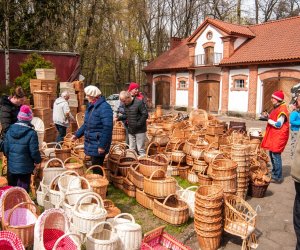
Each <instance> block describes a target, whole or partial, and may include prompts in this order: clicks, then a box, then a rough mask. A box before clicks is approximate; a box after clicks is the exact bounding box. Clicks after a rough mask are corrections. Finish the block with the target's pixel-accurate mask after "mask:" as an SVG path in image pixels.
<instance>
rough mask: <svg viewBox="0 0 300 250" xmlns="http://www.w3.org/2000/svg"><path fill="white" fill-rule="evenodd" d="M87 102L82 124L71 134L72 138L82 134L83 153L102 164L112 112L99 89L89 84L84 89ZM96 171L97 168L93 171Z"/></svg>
mask: <svg viewBox="0 0 300 250" xmlns="http://www.w3.org/2000/svg"><path fill="white" fill-rule="evenodd" d="M84 92H85V95H86V98H87V100H88V102H89V104H88V107H87V110H86V112H85V116H84V123H83V125H82V126H81V127H80V128H79V129H78V130H77V132H76V133H75V135H74V136H73V138H72V139H73V140H75V139H76V138H80V137H82V136H83V135H84V153H85V154H86V155H88V156H91V160H92V164H93V165H103V161H104V158H105V155H106V154H107V153H108V152H109V149H110V144H111V140H112V130H113V112H112V109H111V107H110V105H109V104H108V103H107V102H106V100H105V97H104V96H102V95H101V91H100V89H98V88H97V87H96V86H93V85H90V86H87V87H86V88H85V89H84ZM95 172H96V173H99V172H98V169H96V171H95Z"/></svg>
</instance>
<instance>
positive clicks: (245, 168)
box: [231, 144, 250, 199]
mask: <svg viewBox="0 0 300 250" xmlns="http://www.w3.org/2000/svg"><path fill="white" fill-rule="evenodd" d="M249 149H250V147H249V145H247V144H233V145H232V148H231V159H232V160H233V161H235V162H236V163H237V192H236V194H237V196H239V197H241V198H243V199H245V197H246V195H247V191H248V184H249V172H250V161H249Z"/></svg>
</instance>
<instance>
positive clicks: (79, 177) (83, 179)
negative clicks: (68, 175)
mask: <svg viewBox="0 0 300 250" xmlns="http://www.w3.org/2000/svg"><path fill="white" fill-rule="evenodd" d="M77 179H80V181H85V183H86V184H87V186H88V188H87V189H88V190H90V189H91V185H90V183H89V181H88V180H87V179H86V178H84V177H82V176H77V178H73V179H72V180H70V182H69V183H68V187H67V191H66V193H67V192H68V191H70V186H71V183H72V182H73V181H74V180H77Z"/></svg>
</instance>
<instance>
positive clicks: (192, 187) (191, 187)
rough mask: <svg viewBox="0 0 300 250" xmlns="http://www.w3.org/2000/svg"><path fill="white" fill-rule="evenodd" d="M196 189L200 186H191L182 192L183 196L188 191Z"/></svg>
mask: <svg viewBox="0 0 300 250" xmlns="http://www.w3.org/2000/svg"><path fill="white" fill-rule="evenodd" d="M194 188H196V189H197V188H198V186H190V187H187V188H186V189H184V190H183V192H182V196H183V195H184V194H185V193H186V192H187V191H188V190H191V189H194Z"/></svg>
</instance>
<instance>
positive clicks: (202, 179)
mask: <svg viewBox="0 0 300 250" xmlns="http://www.w3.org/2000/svg"><path fill="white" fill-rule="evenodd" d="M198 183H199V185H200V186H206V185H208V186H209V185H211V184H212V178H211V177H210V176H208V175H206V174H205V173H203V172H200V173H198Z"/></svg>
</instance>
